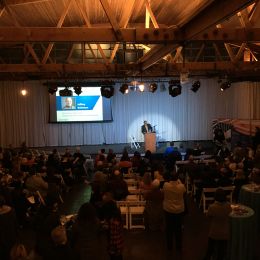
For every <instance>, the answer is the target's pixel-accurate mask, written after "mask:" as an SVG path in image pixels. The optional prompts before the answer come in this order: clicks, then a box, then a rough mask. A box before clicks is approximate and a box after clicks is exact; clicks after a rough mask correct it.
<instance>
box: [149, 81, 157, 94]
mask: <svg viewBox="0 0 260 260" xmlns="http://www.w3.org/2000/svg"><path fill="white" fill-rule="evenodd" d="M157 88H158V86H157V84H156V83H151V84H150V85H149V91H150V92H152V93H154V92H155V91H156V90H157Z"/></svg>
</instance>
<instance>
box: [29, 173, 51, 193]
mask: <svg viewBox="0 0 260 260" xmlns="http://www.w3.org/2000/svg"><path fill="white" fill-rule="evenodd" d="M25 187H26V189H28V190H29V191H31V192H36V191H39V192H40V193H41V195H42V196H43V197H46V195H47V191H48V183H47V182H46V181H44V180H43V178H42V176H41V175H40V174H39V173H36V172H35V171H31V172H30V173H29V176H28V178H27V179H26V181H25Z"/></svg>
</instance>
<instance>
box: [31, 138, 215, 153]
mask: <svg viewBox="0 0 260 260" xmlns="http://www.w3.org/2000/svg"><path fill="white" fill-rule="evenodd" d="M197 144H200V146H201V147H202V150H203V151H204V152H205V153H206V154H213V153H214V149H215V145H214V143H213V142H212V141H211V140H205V141H201V140H200V141H174V146H175V147H178V148H179V149H181V150H182V151H186V150H187V149H189V148H190V149H194V148H195V147H196V145H197ZM139 145H140V148H137V149H135V147H134V146H133V145H131V143H123V144H99V145H75V146H48V147H34V148H31V149H37V150H44V151H45V152H47V153H50V152H51V151H52V150H53V149H54V148H56V149H57V150H58V151H59V152H60V153H61V154H62V153H64V151H65V149H66V148H69V149H70V151H71V153H73V152H74V151H75V150H76V147H80V150H81V152H82V153H83V154H85V155H96V154H97V153H98V152H99V150H100V149H102V148H104V149H105V150H106V152H108V150H109V149H112V150H113V151H114V153H116V154H122V152H123V150H124V149H127V151H128V153H129V154H133V153H134V152H135V151H139V152H140V153H141V154H144V153H145V149H144V143H142V142H139ZM167 146H169V142H159V143H158V144H157V146H156V152H155V154H163V153H164V151H165V149H166V148H167ZM181 147H182V148H181Z"/></svg>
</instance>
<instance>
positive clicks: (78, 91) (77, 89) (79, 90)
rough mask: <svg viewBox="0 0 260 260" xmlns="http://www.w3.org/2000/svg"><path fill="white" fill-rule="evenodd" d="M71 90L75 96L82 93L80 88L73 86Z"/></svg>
mask: <svg viewBox="0 0 260 260" xmlns="http://www.w3.org/2000/svg"><path fill="white" fill-rule="evenodd" d="M73 89H74V92H75V94H77V95H80V94H81V93H82V90H81V86H75V87H74V88H73Z"/></svg>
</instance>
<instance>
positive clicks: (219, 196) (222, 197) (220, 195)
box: [215, 188, 227, 202]
mask: <svg viewBox="0 0 260 260" xmlns="http://www.w3.org/2000/svg"><path fill="white" fill-rule="evenodd" d="M215 201H218V202H225V201H227V198H226V193H225V191H224V190H223V189H220V188H219V189H217V190H216V192H215Z"/></svg>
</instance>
